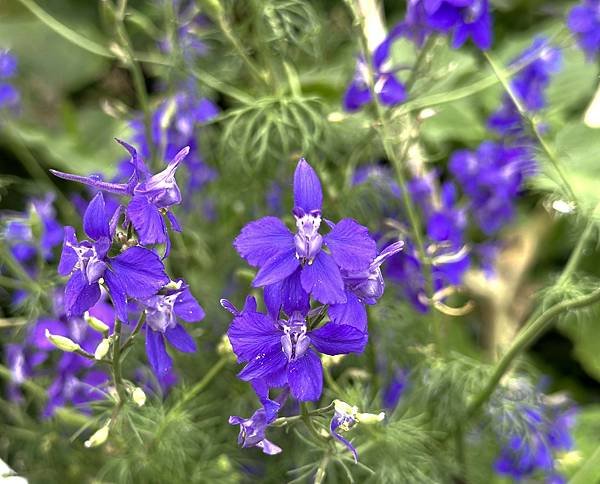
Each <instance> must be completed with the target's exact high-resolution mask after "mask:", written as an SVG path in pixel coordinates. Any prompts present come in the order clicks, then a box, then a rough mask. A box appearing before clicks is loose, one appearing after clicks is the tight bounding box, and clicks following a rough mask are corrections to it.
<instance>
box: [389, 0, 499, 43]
mask: <svg viewBox="0 0 600 484" xmlns="http://www.w3.org/2000/svg"><path fill="white" fill-rule="evenodd" d="M400 29H401V30H402V33H403V34H404V35H406V36H407V37H408V38H411V39H412V40H414V41H415V42H416V43H417V44H419V45H422V43H423V42H424V39H425V38H426V37H427V36H428V35H430V34H431V33H432V32H439V33H442V34H451V35H452V47H454V48H458V47H461V46H462V45H463V44H464V43H465V42H466V41H467V40H468V39H469V38H471V40H472V41H473V43H474V44H475V45H476V46H477V47H479V48H480V49H482V50H487V49H489V48H490V47H491V46H492V17H491V14H490V5H489V1H488V0H409V2H408V4H407V12H406V17H405V20H404V22H402V23H401V24H400Z"/></svg>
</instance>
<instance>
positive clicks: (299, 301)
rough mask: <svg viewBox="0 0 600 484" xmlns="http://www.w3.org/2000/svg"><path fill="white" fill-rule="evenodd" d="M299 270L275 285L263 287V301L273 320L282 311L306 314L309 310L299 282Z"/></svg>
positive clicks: (304, 293)
mask: <svg viewBox="0 0 600 484" xmlns="http://www.w3.org/2000/svg"><path fill="white" fill-rule="evenodd" d="M300 274H301V270H300V268H299V267H298V268H297V269H296V271H295V272H294V273H293V274H292V275H291V276H289V277H286V278H285V279H284V280H282V281H279V282H277V283H275V284H270V285H268V286H265V289H264V296H263V297H264V300H265V306H267V309H268V311H269V314H270V315H271V316H272V317H273V318H278V317H279V310H280V309H283V311H284V312H285V313H286V314H292V313H293V312H294V311H300V312H302V313H306V312H307V311H308V309H309V308H310V303H309V297H308V294H307V293H306V291H305V290H304V289H302V283H301V282H300Z"/></svg>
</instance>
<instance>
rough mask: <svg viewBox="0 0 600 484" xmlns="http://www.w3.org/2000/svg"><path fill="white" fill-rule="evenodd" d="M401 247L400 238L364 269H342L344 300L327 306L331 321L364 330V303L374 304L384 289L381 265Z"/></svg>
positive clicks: (365, 325) (365, 320) (365, 319)
mask: <svg viewBox="0 0 600 484" xmlns="http://www.w3.org/2000/svg"><path fill="white" fill-rule="evenodd" d="M403 247H404V242H403V241H401V240H400V241H397V242H394V243H392V244H389V245H388V246H387V247H385V248H384V249H383V250H382V251H381V253H380V254H379V255H378V256H377V257H375V259H373V261H372V262H371V264H370V265H369V267H368V268H367V269H365V270H362V271H354V272H350V271H344V270H342V278H343V279H344V286H345V291H346V302H345V303H340V304H332V305H330V306H329V316H330V317H331V320H332V321H333V322H335V323H338V324H350V325H352V326H354V327H356V328H358V329H360V330H361V331H366V329H367V310H366V308H365V304H369V305H373V304H376V303H377V301H378V300H379V298H381V296H383V291H384V290H385V282H384V280H383V275H382V273H381V265H382V264H383V263H384V262H385V261H386V260H387V259H389V258H390V257H392V256H393V255H395V254H397V253H398V252H400V251H401V250H402V249H403Z"/></svg>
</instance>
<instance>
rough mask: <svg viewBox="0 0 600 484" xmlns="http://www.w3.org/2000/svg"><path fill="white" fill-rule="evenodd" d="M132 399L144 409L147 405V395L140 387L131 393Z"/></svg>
mask: <svg viewBox="0 0 600 484" xmlns="http://www.w3.org/2000/svg"><path fill="white" fill-rule="evenodd" d="M131 399H132V400H133V403H135V404H136V405H137V406H138V407H143V406H144V404H145V403H146V394H145V393H144V390H142V389H141V388H140V387H135V388H134V389H133V390H132V391H131Z"/></svg>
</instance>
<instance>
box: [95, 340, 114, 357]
mask: <svg viewBox="0 0 600 484" xmlns="http://www.w3.org/2000/svg"><path fill="white" fill-rule="evenodd" d="M109 349H110V340H109V339H108V338H104V339H103V340H102V341H100V344H98V346H97V347H96V351H94V358H96V359H97V360H101V359H102V358H104V357H105V356H106V355H107V353H108V350H109Z"/></svg>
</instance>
